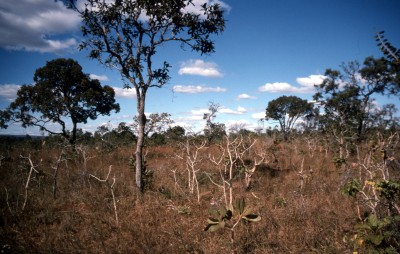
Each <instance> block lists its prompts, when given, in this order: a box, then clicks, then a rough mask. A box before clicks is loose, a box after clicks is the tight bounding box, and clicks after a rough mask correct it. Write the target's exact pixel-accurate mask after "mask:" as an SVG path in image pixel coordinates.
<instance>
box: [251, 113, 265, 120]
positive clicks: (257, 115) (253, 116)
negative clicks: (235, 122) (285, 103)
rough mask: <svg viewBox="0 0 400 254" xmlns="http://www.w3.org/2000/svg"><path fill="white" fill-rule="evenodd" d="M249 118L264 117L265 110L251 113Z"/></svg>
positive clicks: (258, 118) (257, 118)
mask: <svg viewBox="0 0 400 254" xmlns="http://www.w3.org/2000/svg"><path fill="white" fill-rule="evenodd" d="M251 118H253V119H256V120H260V119H264V118H265V112H258V113H254V114H251Z"/></svg>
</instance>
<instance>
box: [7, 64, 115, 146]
mask: <svg viewBox="0 0 400 254" xmlns="http://www.w3.org/2000/svg"><path fill="white" fill-rule="evenodd" d="M33 79H34V81H35V84H34V85H23V86H22V87H21V88H20V89H19V90H18V93H17V98H16V99H15V101H14V102H12V103H11V104H10V106H9V107H8V108H7V109H6V110H4V111H0V127H2V128H7V127H8V125H7V123H8V122H18V123H21V124H22V126H23V127H28V126H38V127H40V129H41V130H44V131H46V132H48V133H51V134H55V135H61V136H63V137H64V138H65V139H67V140H68V141H69V143H71V144H74V143H75V141H76V134H77V125H78V123H87V121H88V119H91V120H95V119H96V118H97V117H98V116H99V115H110V112H111V111H113V110H114V111H115V112H119V104H118V103H115V98H114V97H115V92H114V89H113V88H112V87H109V86H104V87H102V86H101V85H100V82H99V81H98V80H97V79H91V78H90V77H89V75H88V74H85V73H83V72H82V67H81V66H80V65H79V63H78V62H76V61H75V60H73V59H64V58H59V59H55V60H52V61H49V62H47V64H46V65H45V66H44V67H41V68H38V69H37V70H36V72H35V75H34V78H33ZM68 119H69V120H70V121H71V124H72V129H71V130H69V129H68V126H67V120H68ZM49 123H56V124H58V125H59V126H60V128H61V131H58V130H54V129H53V128H50V127H49V126H48V124H49Z"/></svg>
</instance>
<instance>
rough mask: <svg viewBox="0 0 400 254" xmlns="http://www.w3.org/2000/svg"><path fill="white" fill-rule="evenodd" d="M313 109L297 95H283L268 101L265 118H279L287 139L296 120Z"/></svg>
mask: <svg viewBox="0 0 400 254" xmlns="http://www.w3.org/2000/svg"><path fill="white" fill-rule="evenodd" d="M311 111H312V105H311V104H310V103H308V102H307V100H303V99H301V98H299V97H297V96H281V97H279V98H277V99H275V100H272V101H270V102H269V103H268V107H267V109H266V113H265V118H266V119H267V120H268V119H273V120H277V121H278V122H279V125H280V127H281V131H282V132H283V136H284V138H285V140H287V139H288V136H289V134H290V132H291V130H292V129H293V126H294V125H295V123H296V121H297V120H298V119H299V118H300V117H302V116H305V115H307V114H309V113H311Z"/></svg>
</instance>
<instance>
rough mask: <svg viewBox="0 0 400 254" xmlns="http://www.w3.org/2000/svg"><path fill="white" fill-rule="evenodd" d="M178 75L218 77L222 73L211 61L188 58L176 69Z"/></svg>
mask: <svg viewBox="0 0 400 254" xmlns="http://www.w3.org/2000/svg"><path fill="white" fill-rule="evenodd" d="M178 73H179V75H184V74H188V75H199V76H204V77H212V78H219V77H222V76H223V75H222V73H221V72H220V71H219V70H218V65H217V64H216V63H213V62H204V61H203V60H200V59H197V60H193V59H192V60H189V61H186V62H184V63H182V64H181V68H180V69H179V71H178Z"/></svg>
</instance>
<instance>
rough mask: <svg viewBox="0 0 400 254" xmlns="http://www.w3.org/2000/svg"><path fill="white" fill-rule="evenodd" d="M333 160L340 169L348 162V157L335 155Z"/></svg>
mask: <svg viewBox="0 0 400 254" xmlns="http://www.w3.org/2000/svg"><path fill="white" fill-rule="evenodd" d="M332 162H333V164H335V167H336V168H337V169H339V168H340V167H341V166H342V165H344V164H346V159H345V158H340V157H333V158H332Z"/></svg>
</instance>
